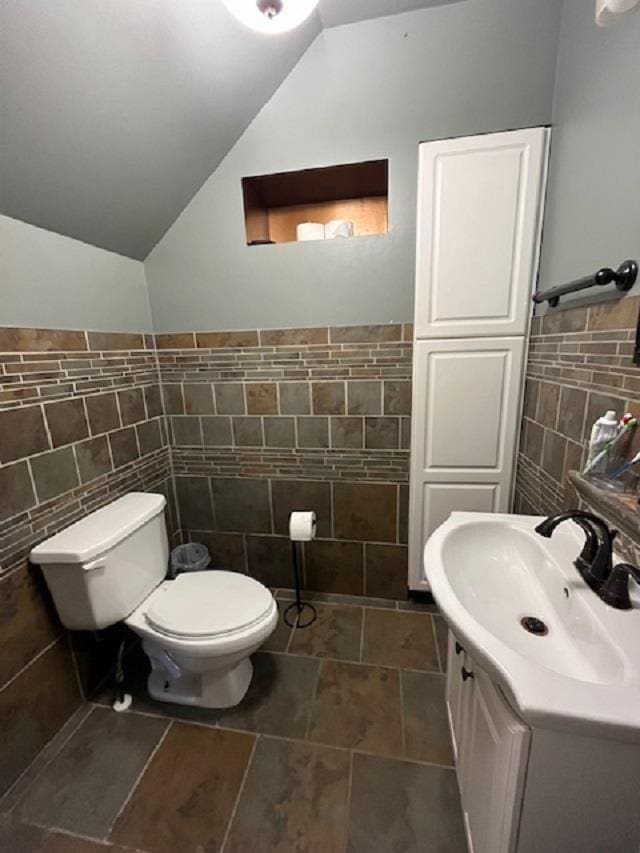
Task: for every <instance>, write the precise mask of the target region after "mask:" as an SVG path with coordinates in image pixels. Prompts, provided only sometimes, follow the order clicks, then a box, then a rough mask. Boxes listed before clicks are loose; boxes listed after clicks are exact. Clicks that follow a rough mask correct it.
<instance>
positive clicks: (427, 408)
mask: <svg viewBox="0 0 640 853" xmlns="http://www.w3.org/2000/svg"><path fill="white" fill-rule="evenodd" d="M523 362H524V339H523V338H477V339H465V338H461V339H447V340H442V341H416V344H415V352H414V378H413V416H412V426H411V435H412V449H411V450H412V452H411V484H410V499H409V501H410V511H409V586H410V588H411V589H428V583H427V580H426V578H425V574H424V567H423V565H422V552H423V549H424V545H425V542H426V541H427V539H428V538H429V536H430V535H431V533H432V532H433V531H434V530H435V529H436V527H438V526H439V525H440V524H441V523H442V522H443V521H445V520H446V519H447V518H448V516H449V515H450V513H451V512H454V511H468V512H473V511H476V512H508V511H509V508H510V501H511V491H512V480H513V468H514V460H515V452H516V444H517V440H518V434H519V422H520V401H521V385H522V370H523Z"/></svg>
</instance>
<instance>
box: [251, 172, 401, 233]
mask: <svg viewBox="0 0 640 853" xmlns="http://www.w3.org/2000/svg"><path fill="white" fill-rule="evenodd" d="M388 173H389V161H388V160H370V161H368V162H366V163H349V164H346V165H344V166H327V167H325V168H321V169H303V170H301V171H298V172H280V173H278V174H275V175H258V176H256V177H252V178H243V179H242V193H243V196H244V217H245V225H246V234H247V243H248V244H251V243H254V241H261V242H268V241H270V242H272V243H291V242H295V240H296V226H297V225H298V224H299V223H300V222H321V223H322V224H323V225H326V223H327V222H329V221H331V220H332V219H351V220H352V221H353V230H354V236H363V235H369V234H386V233H387V219H388V201H389V177H388Z"/></svg>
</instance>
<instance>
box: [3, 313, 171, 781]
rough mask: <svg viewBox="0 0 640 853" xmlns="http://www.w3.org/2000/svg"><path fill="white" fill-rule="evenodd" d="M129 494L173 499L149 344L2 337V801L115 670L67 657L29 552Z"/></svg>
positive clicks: (77, 648) (87, 656)
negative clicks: (93, 690) (83, 698)
mask: <svg viewBox="0 0 640 853" xmlns="http://www.w3.org/2000/svg"><path fill="white" fill-rule="evenodd" d="M136 489H138V490H152V489H153V490H161V491H164V492H165V493H166V494H167V496H171V494H172V489H171V470H170V453H169V449H168V441H167V436H166V428H165V423H164V416H163V409H162V398H161V391H160V385H159V377H158V371H157V364H156V359H155V351H154V349H153V339H152V338H151V337H149V336H143V335H135V334H120V333H114V334H107V333H95V332H85V331H58V330H42V329H18V328H0V614H1V616H2V619H1V622H0V644H1V646H2V656H1V657H0V729H1V730H2V732H3V738H2V747H1V748H0V793H1V792H2V791H4V790H6V789H7V788H8V787H9V786H10V785H11V784H12V783H13V781H15V779H16V777H17V776H18V775H19V774H20V772H21V771H22V770H23V769H24V768H25V767H26V766H27V765H28V763H29V762H30V761H31V760H32V759H33V758H34V757H35V755H36V754H37V753H38V752H39V751H40V749H41V748H42V747H43V746H44V744H45V743H46V742H47V741H48V740H49V739H50V738H51V737H52V736H53V735H54V734H55V732H56V731H57V730H58V729H59V728H60V726H61V725H63V724H64V722H65V721H66V719H67V718H68V717H69V716H70V714H71V713H72V712H73V711H74V710H75V709H76V708H77V707H78V705H79V704H80V702H81V691H82V692H88V691H89V690H90V689H91V688H92V686H94V685H95V683H96V682H97V681H98V680H99V679H100V677H101V676H103V675H104V674H105V672H106V668H107V667H110V666H111V665H112V663H113V658H112V655H111V653H110V652H111V651H112V648H111V645H110V643H109V642H108V640H106V641H103V642H102V643H101V644H95V643H93V642H92V640H91V637H90V635H87V636H84V635H83V634H78V635H76V636H74V653H73V654H72V653H71V649H70V645H69V639H68V637H67V635H66V632H65V631H64V630H63V629H62V627H61V625H60V623H59V622H58V620H57V618H56V615H55V610H54V608H53V606H52V603H51V601H50V598H49V595H48V593H47V590H46V586H45V584H44V582H43V579H42V576H41V573H40V571H39V569H37V568H36V567H34V566H30V565H29V564H28V554H29V551H30V549H31V547H32V546H33V545H34V544H35V543H36V542H39V541H41V540H43V539H44V538H46V537H47V536H49V535H51V534H53V533H55V532H56V531H58V530H60V529H61V528H63V527H66V526H67V525H68V524H70V523H71V522H73V521H75V520H77V519H78V518H80V517H82V516H83V515H86V514H87V513H88V512H90V511H92V510H93V509H96V508H98V507H100V506H102V505H103V504H105V503H107V502H108V501H110V500H112V499H113V498H114V497H116V496H118V495H121V494H124V493H126V492H128V491H132V490H136ZM174 515H175V513H174ZM169 524H170V525H171V527H172V528H173V527H175V521H174V520H173V519H172V518H171V513H170V518H169Z"/></svg>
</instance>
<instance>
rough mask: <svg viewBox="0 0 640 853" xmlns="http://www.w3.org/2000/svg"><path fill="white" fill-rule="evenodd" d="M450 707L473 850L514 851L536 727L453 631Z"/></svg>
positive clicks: (485, 852) (486, 852) (473, 852)
mask: <svg viewBox="0 0 640 853" xmlns="http://www.w3.org/2000/svg"><path fill="white" fill-rule="evenodd" d="M447 711H448V714H449V722H450V726H451V732H452V737H453V742H454V754H455V758H456V769H457V774H458V785H459V787H460V796H461V800H462V808H463V815H464V822H465V830H466V833H467V841H468V844H469V850H470V851H471V853H508V851H513V850H515V849H516V847H515V841H516V834H517V829H518V821H517V818H518V816H519V804H520V802H521V800H522V791H523V785H524V774H525V768H526V762H527V754H528V750H529V742H530V737H531V732H530V730H529V727H528V726H526V725H525V724H524V723H523V722H522V720H520V719H519V718H518V717H517V716H516V714H514V712H513V711H512V710H511V708H510V707H509V705H508V704H507V702H506V701H505V699H504V697H503V696H502V694H501V693H500V691H499V690H498V688H497V687H496V686H495V685H494V684H492V683H491V680H490V679H489V678H488V676H487V675H486V674H485V673H484V672H483V671H482V670H481V669H479V668H478V667H477V666H476V665H475V664H474V662H473V660H472V659H471V658H470V656H469V655H468V654H467V652H466V651H465V650H464V649H463V648H462V646H461V645H460V644H459V643H458V642H457V640H456V639H455V637H454V636H453V634H451V632H450V633H449V653H448V667H447Z"/></svg>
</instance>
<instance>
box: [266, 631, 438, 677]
mask: <svg viewBox="0 0 640 853" xmlns="http://www.w3.org/2000/svg"><path fill="white" fill-rule="evenodd" d="M363 622H364V620H363ZM257 654H269V655H281V656H283V657H292V658H301V659H303V660H319V661H325V660H326V661H329V662H330V663H350V664H352V665H353V666H370V667H371V666H375V667H378V668H379V669H389V670H392V671H393V672H416V673H419V674H420V675H444V673H443V672H441V670H439V669H416V668H415V667H411V666H393V664H388V663H376V662H375V661H369V660H366V661H364V660H353V659H350V658H334V657H329V656H328V655H322V656H320V655H308V654H303V653H302V652H278V651H275V650H272V649H269V650H268V651H265V652H257Z"/></svg>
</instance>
